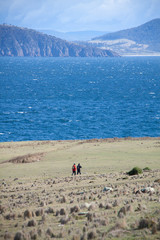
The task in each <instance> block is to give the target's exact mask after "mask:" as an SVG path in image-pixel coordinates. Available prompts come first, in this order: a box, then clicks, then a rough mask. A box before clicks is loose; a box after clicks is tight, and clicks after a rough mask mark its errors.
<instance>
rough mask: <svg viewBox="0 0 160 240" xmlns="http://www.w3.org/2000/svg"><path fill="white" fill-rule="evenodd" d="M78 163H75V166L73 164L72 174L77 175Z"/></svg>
mask: <svg viewBox="0 0 160 240" xmlns="http://www.w3.org/2000/svg"><path fill="white" fill-rule="evenodd" d="M76 170H77V168H76V164H75V163H74V164H73V166H72V175H76Z"/></svg>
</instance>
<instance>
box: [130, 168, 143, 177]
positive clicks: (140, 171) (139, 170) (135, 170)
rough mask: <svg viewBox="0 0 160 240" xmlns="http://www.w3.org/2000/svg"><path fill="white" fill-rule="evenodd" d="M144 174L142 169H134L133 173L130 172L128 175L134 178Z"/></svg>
mask: <svg viewBox="0 0 160 240" xmlns="http://www.w3.org/2000/svg"><path fill="white" fill-rule="evenodd" d="M141 173H142V169H141V168H139V167H134V168H133V169H132V170H131V171H129V172H128V173H127V174H128V175H130V176H132V175H138V174H141Z"/></svg>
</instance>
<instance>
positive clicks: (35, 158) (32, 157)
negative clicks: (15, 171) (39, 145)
mask: <svg viewBox="0 0 160 240" xmlns="http://www.w3.org/2000/svg"><path fill="white" fill-rule="evenodd" d="M42 157H44V153H34V154H27V155H23V156H18V157H15V158H12V159H10V160H8V161H4V162H2V163H7V162H11V163H32V162H39V161H40V160H41V159H42Z"/></svg>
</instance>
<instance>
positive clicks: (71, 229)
mask: <svg viewBox="0 0 160 240" xmlns="http://www.w3.org/2000/svg"><path fill="white" fill-rule="evenodd" d="M42 153H43V154H42ZM28 154H30V155H28ZM19 156H23V157H22V158H21V157H19ZM10 160H11V161H10ZM21 160H25V161H26V162H27V161H28V162H29V163H19V161H21ZM159 160H160V138H144V139H142V138H141V139H106V140H96V139H95V140H90V141H44V142H17V143H14V142H12V143H0V163H1V164H0V192H1V194H0V239H26V240H28V239H50V238H54V239H59V238H61V239H72V240H80V239H86V240H87V239H137V240H139V239H152V240H153V239H159V237H160V218H159V216H160V210H159V204H160V165H159V162H160V161H159ZM8 161H9V162H8ZM74 162H76V163H78V162H80V163H81V165H82V175H81V176H76V177H72V176H71V166H72V165H73V163H74ZM135 166H139V167H141V168H142V169H143V168H145V167H149V168H150V169H151V171H146V172H143V173H142V174H140V175H136V176H128V175H127V174H126V172H128V171H129V170H131V169H132V168H133V167H135ZM105 187H107V188H111V190H108V191H104V188H105ZM146 187H151V188H152V189H154V192H150V191H149V192H145V193H143V192H142V191H141V190H142V189H144V188H146ZM18 232H20V233H19V234H20V236H19V238H18V237H17V238H15V236H16V233H18Z"/></svg>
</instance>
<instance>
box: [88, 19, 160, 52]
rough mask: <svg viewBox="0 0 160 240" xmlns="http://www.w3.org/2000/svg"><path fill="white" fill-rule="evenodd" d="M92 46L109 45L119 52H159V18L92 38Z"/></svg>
mask: <svg viewBox="0 0 160 240" xmlns="http://www.w3.org/2000/svg"><path fill="white" fill-rule="evenodd" d="M90 43H92V46H97V47H103V48H104V47H105V48H107V47H110V48H111V49H112V50H114V51H117V52H118V53H119V54H122V55H123V54H135V55H136V54H147V53H150V54H154V53H159V54H160V18H158V19H154V20H152V21H149V22H147V23H145V24H143V25H141V26H138V27H135V28H130V29H126V30H122V31H118V32H114V33H108V34H105V35H102V36H100V37H96V38H93V39H92V41H91V42H90Z"/></svg>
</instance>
